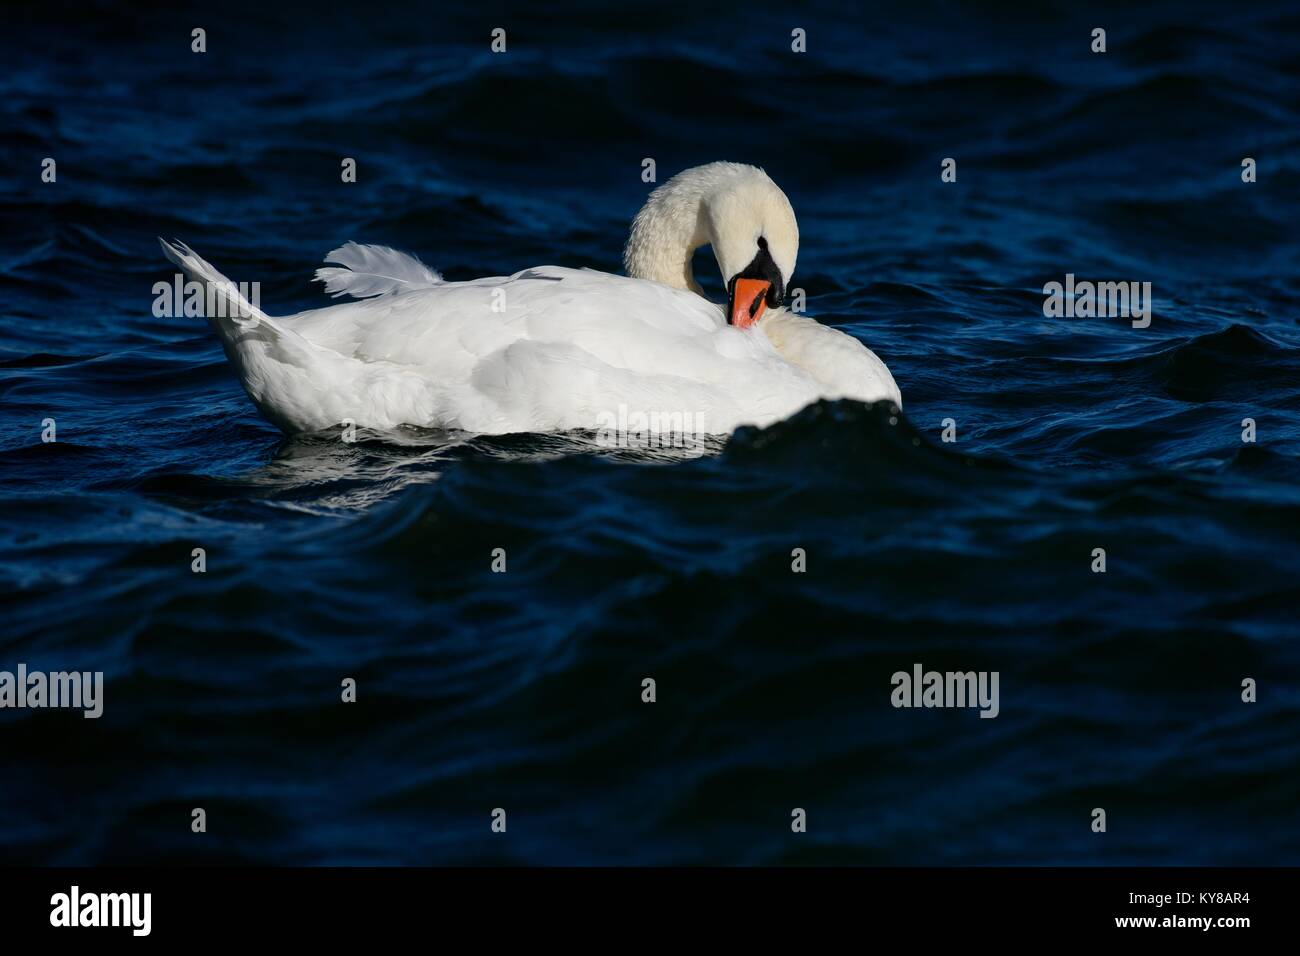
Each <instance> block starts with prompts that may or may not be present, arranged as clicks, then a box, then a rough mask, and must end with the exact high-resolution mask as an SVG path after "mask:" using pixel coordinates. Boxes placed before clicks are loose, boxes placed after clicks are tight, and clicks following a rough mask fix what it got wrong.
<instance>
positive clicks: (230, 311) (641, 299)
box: [163, 163, 901, 434]
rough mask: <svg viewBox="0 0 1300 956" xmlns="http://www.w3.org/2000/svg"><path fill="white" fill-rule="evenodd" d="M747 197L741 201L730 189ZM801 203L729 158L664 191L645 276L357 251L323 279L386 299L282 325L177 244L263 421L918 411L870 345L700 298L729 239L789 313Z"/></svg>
mask: <svg viewBox="0 0 1300 956" xmlns="http://www.w3.org/2000/svg"><path fill="white" fill-rule="evenodd" d="M683 185H685V186H688V187H689V191H690V192H691V193H692V194H693V195H694V202H693V203H692V201H691V200H690V199H688V198H684V196H685V193H684V192H683ZM728 187H730V188H731V189H732V193H733V194H732V196H730V197H727V196H724V195H722V194H721V193H720V191H719V190H720V189H722V190H725V189H727V188H728ZM773 191H774V193H775V195H773ZM777 196H779V199H780V202H777V201H776V197H777ZM710 199H713V200H715V201H714V202H713V203H712V204H710V202H709V200H710ZM782 203H783V204H784V210H783V209H781V208H780V207H781V204H782ZM788 209H789V204H788V202H787V201H785V196H784V194H782V193H781V192H780V190H779V189H777V188H776V186H775V184H772V183H771V180H770V179H768V178H767V177H766V175H765V174H763V173H762V172H761V171H760V170H756V169H754V168H753V167H748V166H736V165H735V164H730V163H725V164H724V163H714V164H711V165H710V166H703V167H699V168H697V169H695V170H688V171H687V172H686V173H683V174H682V175H681V176H678V177H676V178H674V179H673V180H671V181H670V182H669V183H666V184H665V185H664V186H663V187H661V188H660V189H659V190H656V191H655V193H654V194H653V195H652V197H651V199H650V201H649V202H647V204H646V207H645V209H643V210H642V212H641V214H640V215H638V217H637V221H636V223H634V226H633V231H632V237H631V239H630V240H629V242H628V249H627V252H626V255H625V259H626V262H627V268H628V272H629V276H627V277H624V276H615V275H609V274H607V273H602V272H594V271H589V270H575V269H565V268H560V267H557V266H543V267H540V268H535V269H528V270H525V271H524V272H519V273H516V274H515V275H512V276H503V277H493V278H485V279H475V280H473V281H470V282H444V281H442V280H441V279H440V278H439V277H438V276H437V275H436V274H435V273H433V272H431V271H429V270H428V269H426V268H425V267H424V266H423V265H421V264H420V263H419V262H418V261H417V260H415V259H413V258H411V257H409V256H406V255H404V254H402V253H398V252H394V251H393V250H390V249H385V248H382V247H376V246H357V245H356V244H353V243H349V244H348V245H346V246H344V247H342V248H341V249H338V250H335V251H334V252H333V253H331V254H330V257H329V259H328V260H327V261H334V262H338V263H341V264H342V265H344V266H347V267H348V268H334V269H322V270H320V271H319V272H318V273H317V278H319V279H323V280H325V281H326V283H327V284H326V289H327V290H328V291H332V292H335V293H336V294H349V295H357V296H368V297H367V298H362V299H359V300H356V301H349V302H346V303H342V304H339V305H333V306H329V307H327V308H323V309H313V310H311V311H308V312H300V313H298V314H297V315H290V316H284V317H280V318H271V317H269V316H267V315H265V314H264V313H262V312H261V311H260V310H257V309H255V308H253V307H252V306H251V305H249V304H248V303H247V302H246V301H245V300H244V299H243V298H242V297H241V296H240V295H239V293H238V292H237V291H236V290H235V288H234V287H233V285H232V284H231V283H230V282H229V280H226V279H225V278H224V277H223V276H222V275H221V274H220V273H218V272H217V271H216V270H215V269H213V268H212V266H210V265H209V264H208V263H206V262H205V261H204V260H202V259H201V258H199V257H198V256H197V255H196V254H194V253H193V252H192V251H191V250H189V249H188V248H187V247H185V246H183V245H179V244H178V245H176V246H173V245H170V244H168V243H163V248H164V251H165V252H166V253H167V255H168V257H169V258H170V259H172V261H173V262H175V263H176V264H177V265H178V266H180V267H181V268H182V269H184V270H185V272H186V273H187V275H188V276H189V278H190V279H192V280H196V281H198V282H200V283H203V284H204V285H205V286H207V288H208V290H209V293H210V301H211V296H213V295H214V296H215V301H216V302H217V305H218V307H217V308H216V309H213V310H210V313H209V321H210V323H211V324H212V326H213V328H214V329H215V330H216V332H217V334H218V335H219V336H220V338H221V341H222V344H223V346H224V347H225V351H226V355H227V357H228V358H229V359H230V362H231V364H232V365H234V367H235V369H236V371H237V372H238V374H239V377H240V380H241V381H242V382H243V384H244V387H245V388H246V389H247V391H248V394H249V396H250V397H251V398H252V399H253V401H254V403H255V404H256V405H257V407H258V409H259V410H260V411H261V412H262V414H263V415H265V416H266V417H267V419H269V420H270V421H271V422H273V423H274V424H276V425H277V426H279V427H280V428H282V429H283V430H285V431H287V432H290V433H293V432H300V431H315V430H317V429H321V428H326V427H329V426H332V425H337V424H340V423H343V422H351V423H354V424H356V425H358V426H361V427H368V428H375V429H391V428H395V427H397V426H400V425H423V426H432V427H443V428H459V429H464V430H467V431H473V432H480V433H488V434H502V433H507V432H537V431H562V430H569V429H583V428H587V429H594V428H599V427H602V426H604V425H607V424H608V422H609V421H610V420H611V419H613V418H616V417H617V416H618V415H619V413H620V409H622V410H623V412H624V418H626V414H627V412H629V411H630V412H633V413H638V412H639V413H642V414H644V415H656V416H657V415H664V416H671V415H679V416H680V415H689V416H691V417H689V418H687V419H686V420H687V421H691V422H694V423H695V427H696V429H697V430H699V431H707V432H712V433H727V432H730V431H732V430H733V429H734V428H736V427H737V426H739V425H742V424H756V425H766V424H769V423H771V422H774V421H777V420H779V419H781V418H785V417H787V416H789V415H791V414H793V413H794V412H796V411H798V410H799V409H800V408H802V407H804V406H805V405H807V404H809V403H810V402H813V401H816V400H817V399H818V398H856V399H860V400H862V401H876V400H888V401H892V402H894V403H896V404H901V396H900V395H899V392H898V387H897V386H896V385H895V384H894V380H893V378H892V376H891V375H890V374H889V370H888V369H887V368H886V367H885V365H884V363H883V362H881V361H880V359H878V358H877V357H876V356H875V355H874V354H873V353H872V352H871V351H870V350H868V349H867V348H865V347H864V346H863V345H861V344H860V343H859V342H858V341H857V340H856V339H854V338H852V337H851V336H848V335H845V334H844V333H842V332H839V331H837V330H835V329H831V328H829V327H827V326H823V325H820V324H819V323H817V322H815V321H813V320H812V319H808V318H805V317H803V316H799V315H794V314H792V313H790V312H787V311H785V310H784V309H780V308H776V307H773V308H770V309H764V307H763V306H762V305H761V304H760V303H759V302H758V301H754V303H753V306H752V310H751V312H752V316H753V317H755V318H757V321H756V322H753V324H751V325H750V327H748V328H738V327H735V326H733V325H731V324H728V317H727V315H726V314H725V313H724V311H723V309H721V308H719V307H718V306H717V305H715V304H713V303H710V302H708V301H707V300H706V299H704V298H703V297H702V296H701V295H700V294H699V293H698V291H697V290H698V286H696V285H695V283H694V279H693V277H692V276H691V275H690V256H691V253H692V252H693V251H694V249H695V248H696V247H698V246H699V245H702V244H704V243H705V242H709V243H711V244H712V245H713V246H714V252H715V254H716V255H717V257H718V260H719V264H720V266H722V269H723V276H724V278H727V279H729V280H733V279H735V278H736V277H738V276H749V275H753V276H755V277H759V278H761V277H763V276H766V277H770V280H771V281H770V283H769V282H768V281H766V280H764V281H759V278H755V279H753V280H751V282H750V285H745V284H744V283H745V281H746V280H744V279H742V280H741V283H740V284H739V285H738V286H737V284H736V283H735V282H732V283H731V284H732V285H733V286H735V287H737V288H740V289H746V290H747V289H750V288H751V287H752V288H754V289H763V288H767V287H769V285H770V287H771V291H770V292H769V293H768V301H769V303H770V304H772V305H774V306H775V305H776V304H777V303H779V301H780V297H781V295H782V294H783V292H784V283H785V282H786V281H788V278H789V276H790V274H791V273H792V272H793V270H794V257H795V252H796V250H797V243H798V239H797V230H796V231H794V237H793V248H791V243H790V242H789V241H788V239H789V237H788V236H787V235H784V234H783V233H787V232H789V231H791V230H794V229H795V227H794V218H793V212H788V218H789V222H788V223H787V222H785V221H784V217H785V215H787V213H786V210H788ZM710 216H714V217H715V218H718V217H723V218H720V219H719V221H714V222H712V223H710V222H709V221H708V220H709V217H710ZM745 220H750V221H751V222H750V223H749V224H748V226H747V228H737V227H738V226H745V225H746V224H745V222H744V221H745ZM758 236H764V237H765V238H764V240H763V241H762V243H761V244H760V246H761V249H762V252H761V253H758V252H757V250H758V249H759V246H755V245H754V243H755V240H756V238H757V237H758ZM769 243H770V246H771V250H772V251H771V253H770V254H768V252H767V250H768V248H769ZM751 249H752V250H754V252H751ZM756 253H757V255H756ZM750 257H754V258H753V261H752V262H750ZM747 262H749V266H748V267H746V263H747ZM760 266H761V268H760ZM781 266H784V269H782V268H781ZM764 270H765V271H764ZM778 286H779V289H778V288H777V287H778ZM773 296H775V302H772V299H773ZM734 298H735V294H734V293H733V300H734ZM223 306H224V308H223ZM747 306H748V303H740V304H736V305H733V318H734V317H735V316H740V318H739V319H738V320H737V322H738V324H739V322H740V321H744V320H750V321H752V319H750V318H749V317H750V314H751V313H747V312H745V308H746V307H747ZM214 313H215V314H214ZM760 316H761V317H760ZM665 420H667V419H665ZM674 420H676V421H680V420H681V419H680V418H677V419H674Z"/></svg>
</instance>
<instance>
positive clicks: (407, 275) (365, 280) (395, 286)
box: [316, 242, 442, 299]
mask: <svg viewBox="0 0 1300 956" xmlns="http://www.w3.org/2000/svg"><path fill="white" fill-rule="evenodd" d="M325 261H326V262H337V263H338V264H339V265H340V266H342V267H343V268H341V269H340V268H336V267H334V266H329V267H326V268H322V269H317V270H316V281H317V282H324V283H325V291H326V292H330V293H333V295H334V297H335V298H336V299H337V298H338V297H339V296H341V295H350V296H352V297H353V298H354V299H365V298H368V297H370V296H376V295H387V294H388V293H390V292H406V291H408V290H410V289H422V288H428V287H429V286H434V285H438V283H440V282H442V276H440V275H438V273H436V272H434V271H433V270H432V269H430V268H429V267H428V266H426V265H425V264H424V263H423V262H421V261H420V260H419V259H417V258H415V256H412V255H408V254H407V253H405V252H398V251H397V250H396V249H390V248H389V247H388V246H363V245H361V244H360V243H356V242H345V243H344V244H343V245H341V246H339V247H338V248H337V249H335V250H334V251H333V252H331V253H330V254H329V255H327V256H326V257H325Z"/></svg>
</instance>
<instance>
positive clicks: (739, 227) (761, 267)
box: [623, 163, 799, 328]
mask: <svg viewBox="0 0 1300 956" xmlns="http://www.w3.org/2000/svg"><path fill="white" fill-rule="evenodd" d="M702 245H708V246H710V247H712V249H713V255H714V257H715V258H716V259H717V261H718V270H719V271H720V272H721V273H722V281H723V284H724V285H725V287H726V289H727V300H728V301H727V321H728V322H729V323H731V324H732V325H735V326H738V327H740V328H748V327H749V326H751V325H754V324H755V323H756V322H758V320H759V319H760V318H761V317H762V315H763V311H764V309H767V308H776V307H777V306H779V305H781V303H782V302H783V301H784V300H785V294H786V287H787V285H788V283H789V282H790V278H791V276H792V275H793V274H794V266H795V260H796V259H797V258H798V256H799V225H798V223H797V222H796V221H795V218H794V209H792V208H791V206H790V200H789V199H787V198H786V196H785V193H783V192H782V191H781V189H780V187H778V186H777V184H776V183H774V182H772V179H771V177H769V176H768V175H767V173H765V172H763V170H761V169H759V168H757V167H755V166H745V165H742V164H740V163H709V164H708V165H707V166H696V167H695V168H694V169H688V170H686V171H685V172H682V173H678V174H677V175H676V176H674V177H673V178H672V179H670V180H669V181H668V182H666V183H664V184H663V185H662V186H660V187H659V188H658V189H656V190H655V191H654V192H653V193H651V195H650V198H649V199H648V200H647V201H646V204H645V206H644V207H643V208H642V210H641V212H640V213H638V214H637V217H636V220H635V221H634V222H633V223H632V234H631V236H630V237H629V239H628V243H627V248H626V249H625V250H624V253H623V261H624V265H625V267H626V269H627V272H628V275H632V276H637V277H639V278H643V279H654V280H655V281H657V282H664V283H666V284H668V285H674V286H677V287H679V288H686V289H692V290H693V291H696V292H699V291H700V288H699V285H698V284H697V283H696V282H695V279H694V277H693V276H692V275H691V254H692V253H693V252H694V251H695V249H697V248H698V247H700V246H702Z"/></svg>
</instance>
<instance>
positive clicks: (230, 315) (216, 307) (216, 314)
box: [158, 239, 359, 433]
mask: <svg viewBox="0 0 1300 956" xmlns="http://www.w3.org/2000/svg"><path fill="white" fill-rule="evenodd" d="M158 241H159V242H160V243H162V248H163V252H164V253H165V254H166V256H167V258H168V259H170V260H171V261H172V262H173V263H175V264H176V265H177V266H178V267H179V268H180V269H181V270H182V271H183V272H184V273H185V275H186V276H187V277H188V278H189V279H190V280H192V281H194V282H197V283H200V284H201V285H202V286H203V288H204V291H205V293H206V295H205V297H204V315H205V317H206V318H207V320H208V323H209V324H210V325H211V326H212V328H213V330H214V331H215V332H216V333H217V335H218V337H219V338H220V339H221V345H222V348H223V349H224V350H225V352H226V357H227V358H228V359H229V360H230V362H231V364H232V365H233V366H234V367H235V371H236V372H237V373H238V375H239V380H240V382H242V383H243V386H244V389H245V390H246V391H247V392H248V395H249V397H250V398H252V400H253V403H254V404H256V405H257V407H258V409H259V410H260V411H261V412H262V414H263V415H265V416H266V417H267V418H268V419H269V420H270V421H271V422H273V423H274V424H276V425H278V426H279V427H280V428H282V429H283V430H284V431H286V432H290V433H293V432H297V431H310V430H314V429H316V428H323V427H326V426H328V425H331V424H335V423H337V422H340V421H342V420H343V419H344V418H345V417H346V411H347V407H348V400H349V395H350V394H351V391H350V389H352V388H353V386H354V384H355V380H356V372H357V369H358V367H359V366H358V363H357V362H355V361H354V360H352V359H348V358H345V357H344V356H342V355H340V354H338V353H337V352H333V351H331V350H329V349H326V348H322V347H321V346H319V345H316V344H314V343H312V342H310V341H308V340H307V339H306V338H304V337H303V336H302V335H300V334H299V333H298V332H296V331H294V330H293V329H291V328H289V327H288V326H286V325H284V324H283V322H282V321H281V320H277V319H273V318H271V317H270V316H269V315H267V314H266V313H265V312H263V311H262V310H261V309H259V308H258V307H257V306H255V305H254V304H253V303H252V302H250V301H248V296H247V295H245V294H244V293H243V292H242V291H241V290H240V288H239V287H238V286H236V285H235V284H234V283H233V282H231V281H230V280H229V279H227V278H226V277H225V276H223V275H222V274H221V273H220V272H218V271H217V270H216V268H215V267H213V266H212V264H211V263H209V262H207V261H205V260H204V259H203V258H202V257H201V256H200V255H199V254H198V253H196V252H195V251H194V250H193V249H191V248H190V247H189V246H187V245H185V243H183V242H179V241H178V242H166V241H165V240H162V239H159V240H158Z"/></svg>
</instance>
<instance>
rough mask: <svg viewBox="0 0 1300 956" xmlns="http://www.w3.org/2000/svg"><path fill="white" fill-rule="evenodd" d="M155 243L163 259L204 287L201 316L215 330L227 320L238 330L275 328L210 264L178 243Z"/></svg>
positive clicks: (160, 241)
mask: <svg viewBox="0 0 1300 956" xmlns="http://www.w3.org/2000/svg"><path fill="white" fill-rule="evenodd" d="M158 242H159V243H160V244H161V245H162V250H163V255H165V256H166V257H167V258H168V259H170V260H171V261H172V262H173V263H175V265H176V266H177V267H178V268H180V270H181V271H182V272H184V273H185V275H186V276H188V277H189V278H190V279H191V280H192V281H194V282H198V283H199V284H200V285H202V286H203V288H204V292H205V293H206V294H205V295H204V303H205V306H204V315H205V316H206V317H207V319H208V320H209V321H211V322H212V324H213V326H214V327H216V328H218V330H220V328H221V324H222V320H226V319H228V320H230V322H231V323H233V324H234V325H236V326H238V327H240V328H248V327H250V326H254V325H257V324H258V323H259V322H266V323H268V324H270V325H272V326H275V323H274V322H272V321H271V317H270V316H268V315H267V314H266V313H265V312H263V311H262V310H261V309H259V308H258V307H257V306H256V305H254V304H253V303H252V302H249V301H248V296H246V295H245V294H244V292H243V291H242V290H241V289H240V288H239V287H238V286H237V285H235V283H233V282H231V281H230V280H229V279H227V278H226V277H225V276H223V275H222V274H221V273H220V272H218V271H217V270H216V268H215V267H214V266H213V265H212V263H210V262H208V261H207V260H206V259H204V258H203V257H202V256H200V255H199V254H198V253H197V252H195V251H194V250H193V249H191V248H190V247H189V246H187V245H185V243H183V242H181V241H180V240H179V239H177V240H174V241H173V242H168V241H167V240H166V239H162V238H159V240H158Z"/></svg>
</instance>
